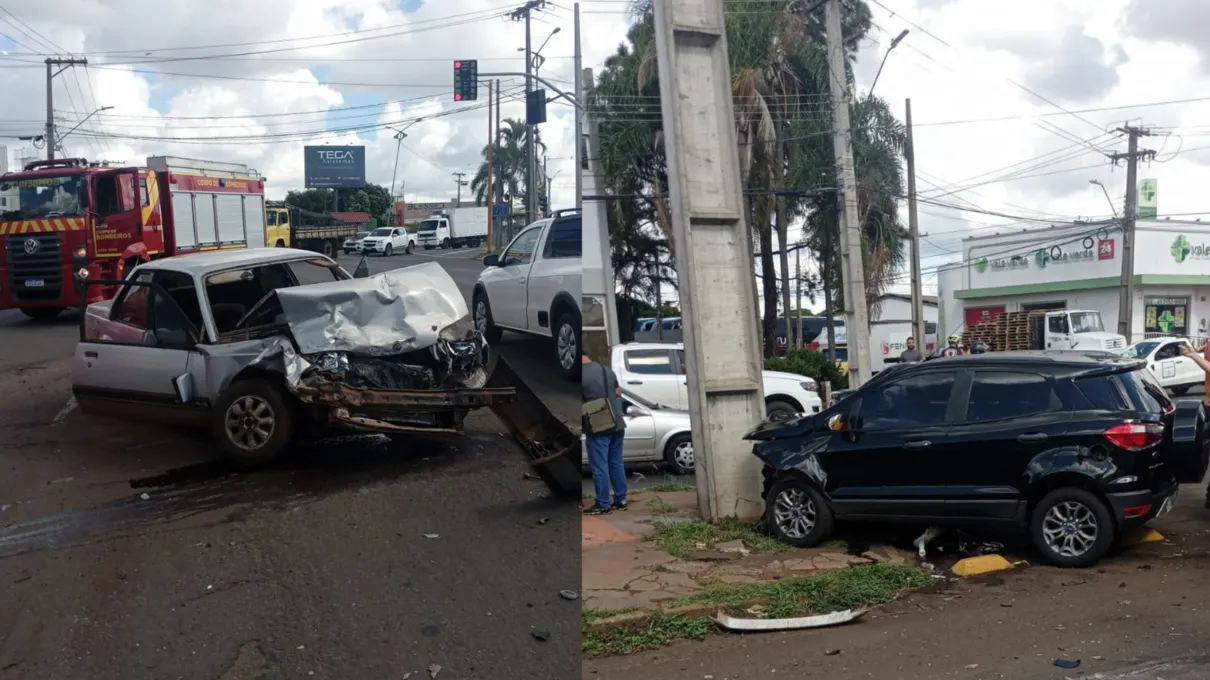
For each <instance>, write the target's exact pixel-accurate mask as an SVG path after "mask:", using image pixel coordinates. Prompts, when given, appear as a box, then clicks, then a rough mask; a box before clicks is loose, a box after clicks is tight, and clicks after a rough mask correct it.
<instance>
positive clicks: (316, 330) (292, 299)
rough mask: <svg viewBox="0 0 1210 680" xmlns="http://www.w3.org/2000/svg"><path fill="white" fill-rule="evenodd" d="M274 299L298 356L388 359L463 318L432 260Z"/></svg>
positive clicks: (456, 296)
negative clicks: (346, 355)
mask: <svg viewBox="0 0 1210 680" xmlns="http://www.w3.org/2000/svg"><path fill="white" fill-rule="evenodd" d="M277 299H278V301H279V302H280V304H281V308H282V312H283V313H284V314H285V317H286V323H287V324H288V325H289V327H290V333H291V335H293V336H294V341H295V342H296V343H297V344H298V351H299V353H300V354H303V355H310V354H319V353H321V352H348V353H351V354H360V355H367V356H388V355H393V354H400V353H402V352H409V351H412V350H417V349H424V348H425V347H429V346H432V345H435V344H436V343H437V341H438V339H439V338H440V337H441V332H442V331H444V330H445V329H447V328H449V327H450V326H453V325H454V324H456V323H458V322H459V321H462V320H464V319H466V318H467V317H468V316H469V311H468V309H467V306H466V301H465V300H464V299H463V297H462V293H461V291H459V290H458V286H457V284H455V283H454V280H453V279H452V278H450V275H449V274H448V273H446V271H445V270H444V269H442V268H441V265H440V264H438V263H436V262H426V263H424V264H418V265H415V266H412V267H405V268H403V269H395V270H392V271H389V272H383V273H381V274H374V275H373V276H369V277H367V278H362V279H347V280H344V281H332V282H330V283H316V284H311V285H306V286H296V287H293V288H280V289H278V291H277Z"/></svg>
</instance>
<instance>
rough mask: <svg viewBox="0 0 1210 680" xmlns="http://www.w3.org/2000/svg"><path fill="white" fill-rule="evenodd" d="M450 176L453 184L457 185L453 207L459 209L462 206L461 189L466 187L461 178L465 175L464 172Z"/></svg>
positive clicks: (453, 173)
mask: <svg viewBox="0 0 1210 680" xmlns="http://www.w3.org/2000/svg"><path fill="white" fill-rule="evenodd" d="M450 174H451V175H453V176H454V184H456V185H458V198H457V199H455V200H454V206H455V207H461V206H462V187H464V186H466V182H464V181H463V180H462V178H463V177H466V173H465V172H452V173H450Z"/></svg>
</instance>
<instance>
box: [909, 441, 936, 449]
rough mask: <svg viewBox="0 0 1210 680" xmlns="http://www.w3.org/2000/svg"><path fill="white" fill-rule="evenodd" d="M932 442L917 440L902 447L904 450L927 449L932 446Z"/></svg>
mask: <svg viewBox="0 0 1210 680" xmlns="http://www.w3.org/2000/svg"><path fill="white" fill-rule="evenodd" d="M932 445H933V442H931V441H929V440H927V439H917V440H915V441H910V442H906V443H904V445H903V448H905V449H927V448H928V447H930V446H932Z"/></svg>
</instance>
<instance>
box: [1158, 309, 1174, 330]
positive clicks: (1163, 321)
mask: <svg viewBox="0 0 1210 680" xmlns="http://www.w3.org/2000/svg"><path fill="white" fill-rule="evenodd" d="M1155 325H1157V326H1159V327H1160V332H1161V333H1171V332H1172V329H1173V328H1176V316H1175V315H1174V314H1173V313H1172V310H1170V309H1165V310H1164V311H1162V312H1160V315H1159V316H1158V317H1156V319H1155Z"/></svg>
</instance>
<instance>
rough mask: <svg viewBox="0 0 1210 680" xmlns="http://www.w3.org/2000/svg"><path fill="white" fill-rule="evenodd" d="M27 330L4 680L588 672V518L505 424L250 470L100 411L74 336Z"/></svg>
mask: <svg viewBox="0 0 1210 680" xmlns="http://www.w3.org/2000/svg"><path fill="white" fill-rule="evenodd" d="M13 314H14V313H12V312H0V317H3V318H0V343H3V346H4V347H6V348H7V349H6V353H5V355H4V356H3V358H2V359H0V395H3V398H2V400H0V422H2V423H3V424H4V425H3V427H2V428H0V611H3V612H5V616H2V617H0V675H2V676H3V677H4V678H6V679H7V678H10V677H11V678H48V679H49V678H65V677H89V678H96V679H98V680H100V679H107V678H114V679H118V678H122V679H127V678H132V677H173V678H187V679H192V678H206V679H212V678H221V679H223V680H238V679H242V678H249V679H250V678H300V677H317V678H318V677H338V678H347V677H366V678H370V677H375V678H377V677H403V675H404V674H405V673H408V672H419V671H423V670H424V669H426V668H427V667H428V666H429V665H430V664H438V665H440V666H442V668H443V670H442V673H441V677H442V678H443V679H444V678H530V677H551V678H554V677H575V674H576V673H578V671H579V622H580V610H579V605H578V603H573V602H568V601H565V600H563V599H561V598H560V597H559V594H558V593H559V590H560V589H563V588H572V589H575V588H577V587H578V586H577V585H576V584H578V583H579V578H580V564H579V558H578V551H576V550H574V549H569V548H571V547H574V546H576V545H578V542H577V540H576V539H577V536H578V532H579V528H578V517H577V514H578V513H577V512H576V511H575V509H574V507H575V506H574V505H568V504H567V503H566V502H560V501H555V500H553V499H550V498H549V497H548V492H547V489H546V487H545V486H544V485H543V484H541V483H540V482H535V481H532V480H529V479H526V478H524V473H525V472H526V471H527V465H526V463H525V458H524V455H523V454H521V453H520V452H519V451H518V450H517V449H516V448H514V445H513V444H512V443H511V442H510V441H509V440H507V439H505V438H503V437H502V436H500V433H502V432H503V431H504V428H503V426H502V425H500V424H499V423H498V422H497V421H496V420H495V419H494V418H493V417H492V416H491V414H490V413H489V412H483V413H481V414H476V415H473V416H471V418H469V419H468V421H467V434H466V436H464V437H451V438H445V437H416V438H412V439H407V440H394V441H391V440H387V439H385V438H382V437H374V436H367V437H346V438H342V439H336V440H328V441H325V442H321V443H315V444H311V445H307V446H302V447H300V448H299V449H298V450H297V451H296V452H295V453H294V455H293V456H291V457H290V459H289V460H286V461H284V462H283V463H281V464H279V465H277V466H275V467H273V468H270V469H266V470H259V471H255V472H247V471H243V470H239V469H236V468H234V467H232V466H230V465H228V464H226V463H224V462H221V461H217V460H216V459H215V450H214V447H213V445H212V444H211V443H210V442H209V440H208V439H207V438H206V436H205V434H204V433H193V432H177V431H172V430H168V429H161V428H145V429H139V430H133V429H130V428H128V427H125V426H123V425H121V424H117V423H113V422H107V421H99V420H96V419H93V418H90V417H88V416H85V415H83V414H81V413H79V412H78V411H77V410H75V409H74V408H73V407H72V402H71V400H70V385H69V373H70V354H71V350H72V348H74V344H75V333H76V329H75V326H74V324H73V323H72V320H71V319H70V318H65V319H64V320H63V321H62V322H59V323H57V324H51V325H46V326H41V325H35V324H32V323H29V322H25V321H24V320H23V319H20V318H19V317H18V318H13V317H12V315H13ZM544 520H548V521H544ZM538 630H541V631H547V632H549V633H550V638H549V640H548V641H546V642H540V641H538V640H536V639H535V638H534V637H532V636H531V632H532V631H538ZM312 674H313V675H312ZM425 675H427V674H425ZM415 677H420V675H417V676H415Z"/></svg>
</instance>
